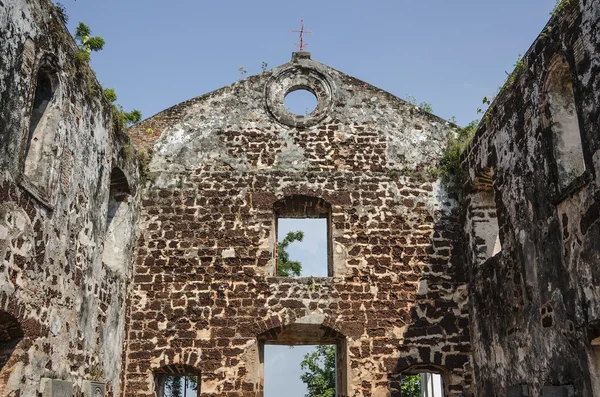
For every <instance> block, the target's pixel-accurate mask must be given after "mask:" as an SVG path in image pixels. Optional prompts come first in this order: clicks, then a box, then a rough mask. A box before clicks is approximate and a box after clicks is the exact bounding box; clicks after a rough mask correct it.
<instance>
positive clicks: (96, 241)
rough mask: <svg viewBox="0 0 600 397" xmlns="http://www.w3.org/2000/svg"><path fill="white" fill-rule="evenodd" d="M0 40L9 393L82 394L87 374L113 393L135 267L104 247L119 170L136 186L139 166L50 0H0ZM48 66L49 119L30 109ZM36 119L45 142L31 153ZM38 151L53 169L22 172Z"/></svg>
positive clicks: (3, 379) (1, 236) (0, 355)
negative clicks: (66, 390) (51, 381)
mask: <svg viewBox="0 0 600 397" xmlns="http://www.w3.org/2000/svg"><path fill="white" fill-rule="evenodd" d="M0 37H2V39H1V40H0V363H1V364H2V366H1V367H0V395H2V396H6V395H10V396H37V395H38V394H37V393H38V392H41V391H42V390H40V379H41V378H43V377H46V378H55V379H63V380H65V381H67V382H70V384H72V385H73V390H74V391H75V393H79V392H80V391H81V387H82V383H83V381H84V380H85V379H94V380H101V381H102V382H106V384H107V390H108V391H109V395H115V394H117V393H118V392H119V388H120V379H119V376H120V373H121V372H120V365H121V356H122V354H121V352H122V348H123V336H124V320H125V304H126V296H127V286H128V281H129V280H128V274H129V275H130V274H131V270H130V269H131V263H123V269H129V270H128V271H124V272H123V273H116V272H114V271H111V270H110V269H109V268H107V267H106V266H104V265H103V264H102V252H103V242H104V238H105V234H106V233H105V231H106V222H107V208H108V201H109V190H110V183H111V182H110V180H111V169H112V168H113V167H120V168H121V169H122V170H123V171H124V172H125V173H126V174H127V175H128V176H129V178H130V181H131V184H132V185H134V184H135V181H136V178H137V167H136V163H135V162H134V161H133V159H132V158H127V157H125V156H123V145H124V142H126V140H127V138H126V137H125V136H123V134H120V135H119V134H117V133H116V132H115V131H113V127H112V117H111V110H110V106H109V104H108V103H107V102H106V101H105V100H104V99H103V98H102V96H101V95H97V94H95V93H94V92H92V90H95V91H96V92H98V90H100V89H101V88H100V86H99V84H98V83H97V82H96V80H95V78H93V76H92V75H91V72H90V71H89V70H88V68H87V66H84V65H81V66H78V65H77V64H76V62H75V51H76V46H75V43H74V42H73V40H72V39H71V38H70V35H69V33H68V32H67V30H66V28H65V27H64V25H63V24H62V22H59V20H58V18H57V15H56V13H55V12H54V9H53V6H52V5H51V4H50V2H49V1H46V0H33V1H27V2H25V1H17V0H3V1H2V2H0ZM47 62H50V64H51V66H52V67H53V68H54V69H53V76H55V77H56V81H55V84H56V85H55V86H54V87H55V88H56V90H55V92H54V94H53V96H52V99H51V100H50V102H49V103H48V104H47V106H46V108H45V109H46V110H45V112H42V113H43V115H32V106H33V102H34V98H35V97H36V83H38V84H39V81H38V78H37V76H38V72H39V71H40V70H42V69H43V68H44V67H46V65H47ZM34 116H35V117H37V116H41V117H42V118H41V120H40V122H39V124H38V128H39V127H40V126H41V129H38V132H39V133H40V134H41V135H39V138H40V140H39V141H40V142H42V143H43V145H42V147H41V148H40V152H38V153H36V154H35V155H34V156H27V155H26V150H27V136H28V132H29V124H30V120H32V118H34ZM50 138H51V139H50ZM32 147H33V144H32ZM30 152H31V151H30ZM41 152H49V153H51V154H52V157H53V158H52V161H51V162H50V163H48V165H49V166H48V167H46V170H45V171H44V173H42V174H39V173H38V174H36V173H35V172H31V173H27V172H24V169H25V170H26V169H27V168H26V166H29V165H31V166H32V167H33V168H35V167H37V164H38V163H39V161H40V158H41V157H43V156H42V155H41V154H40V153H41ZM130 201H131V202H132V203H134V204H133V208H134V209H135V207H136V205H135V203H136V200H135V198H131V200H130ZM133 221H134V218H132V219H131V222H130V223H129V225H128V227H129V229H132V230H133V229H134V222H133ZM5 324H10V327H9V329H8V330H7V332H6V330H5V329H4V327H5ZM6 334H8V337H5V335H6ZM4 358H5V359H4ZM43 395H46V394H43ZM77 395H80V394H77Z"/></svg>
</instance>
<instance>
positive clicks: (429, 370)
mask: <svg viewBox="0 0 600 397" xmlns="http://www.w3.org/2000/svg"><path fill="white" fill-rule="evenodd" d="M444 387H445V385H444V379H443V375H442V374H441V373H440V372H439V370H438V369H433V367H432V366H429V365H425V366H417V367H414V368H411V369H410V370H408V371H407V372H406V373H403V374H402V382H401V385H400V394H401V395H402V397H443V396H444Z"/></svg>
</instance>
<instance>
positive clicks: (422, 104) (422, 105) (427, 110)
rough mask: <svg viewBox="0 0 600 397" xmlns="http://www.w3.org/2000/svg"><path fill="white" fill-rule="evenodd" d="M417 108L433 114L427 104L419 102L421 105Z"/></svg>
mask: <svg viewBox="0 0 600 397" xmlns="http://www.w3.org/2000/svg"><path fill="white" fill-rule="evenodd" d="M419 107H420V108H421V110H423V111H424V112H427V113H433V107H432V106H431V104H430V103H429V102H421V103H419Z"/></svg>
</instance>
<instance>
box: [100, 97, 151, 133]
mask: <svg viewBox="0 0 600 397" xmlns="http://www.w3.org/2000/svg"><path fill="white" fill-rule="evenodd" d="M104 96H105V97H106V99H107V100H108V101H109V102H110V103H111V105H112V107H113V124H114V126H115V128H123V127H128V126H130V125H131V124H135V123H137V122H139V121H140V120H141V119H142V112H140V111H139V110H137V109H133V110H132V111H130V112H126V111H124V110H123V107H122V106H121V105H119V104H118V103H116V101H117V93H116V92H115V90H114V89H112V88H105V89H104Z"/></svg>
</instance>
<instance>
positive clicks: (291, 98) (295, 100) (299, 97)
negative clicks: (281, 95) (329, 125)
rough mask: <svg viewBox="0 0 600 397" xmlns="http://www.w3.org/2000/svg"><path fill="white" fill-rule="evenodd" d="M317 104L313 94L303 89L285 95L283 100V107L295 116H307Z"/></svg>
mask: <svg viewBox="0 0 600 397" xmlns="http://www.w3.org/2000/svg"><path fill="white" fill-rule="evenodd" d="M318 103H319V102H318V101H317V97H316V96H315V94H313V93H312V92H310V91H309V90H306V89H303V88H301V89H299V90H295V91H291V92H289V93H287V94H286V96H285V99H284V100H283V104H284V105H285V107H286V108H287V109H288V110H289V111H290V112H291V113H293V114H295V115H296V116H308V115H309V114H311V113H312V112H313V110H315V109H316V107H317V104H318Z"/></svg>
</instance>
